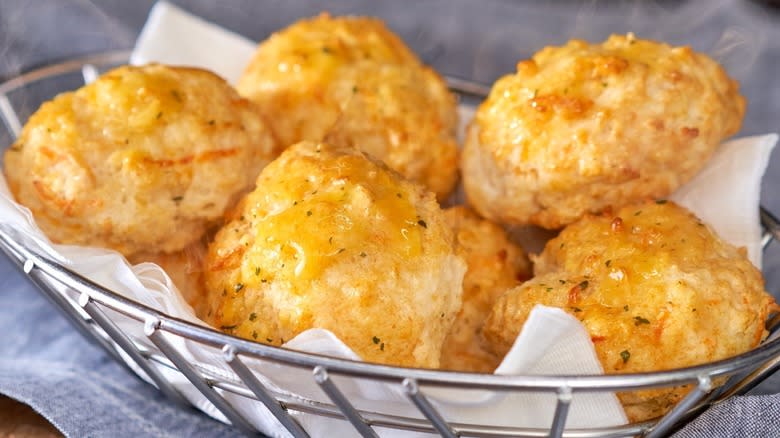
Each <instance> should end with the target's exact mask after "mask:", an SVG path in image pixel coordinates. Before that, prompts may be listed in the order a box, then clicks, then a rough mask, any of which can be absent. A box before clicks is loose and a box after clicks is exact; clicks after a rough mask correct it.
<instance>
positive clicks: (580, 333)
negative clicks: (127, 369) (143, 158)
mask: <svg viewBox="0 0 780 438" xmlns="http://www.w3.org/2000/svg"><path fill="white" fill-rule="evenodd" d="M255 47H256V44H255V43H254V42H252V41H250V40H247V39H245V38H243V37H241V36H239V35H236V34H234V33H232V32H229V31H226V30H224V29H221V28H219V27H218V26H216V25H214V24H211V23H208V22H205V21H204V20H202V19H200V18H198V17H194V16H192V15H190V14H188V13H186V12H184V11H182V10H180V9H178V8H176V7H174V6H172V5H170V4H168V3H165V2H158V3H157V4H156V5H155V6H154V8H153V9H152V11H151V13H150V16H149V20H148V21H147V23H146V25H145V27H144V29H143V31H142V32H141V35H140V37H139V39H138V41H137V45H136V49H135V51H134V52H133V55H132V58H131V59H132V61H133V62H134V63H146V62H153V61H156V62H161V63H168V64H177V65H189V66H197V67H203V68H208V69H211V70H213V71H215V72H216V73H218V74H220V75H222V76H223V77H225V78H227V79H228V80H229V81H230V82H232V83H235V82H236V80H237V78H238V77H239V75H240V73H241V71H242V70H243V68H244V65H245V64H246V62H247V61H248V60H249V58H250V56H251V54H252V53H253V51H254V49H255ZM469 110H470V109H469V108H462V112H463V111H469ZM464 114H465V112H464ZM464 119H466V118H465V117H464ZM464 121H467V119H466V120H464ZM776 141H777V136H776V135H767V136H761V137H750V138H743V139H739V140H735V141H732V142H729V143H726V144H724V145H723V147H721V149H720V150H719V151H718V153H717V154H716V157H715V159H713V161H712V162H711V163H710V164H709V165H708V166H707V168H706V169H705V170H704V171H703V172H702V173H701V175H700V176H699V177H697V178H696V179H695V180H694V181H693V182H692V183H691V184H689V185H687V186H686V187H684V188H682V189H681V190H680V191H679V192H678V193H677V194H675V196H674V199H675V200H677V201H679V202H681V203H683V204H684V205H686V206H688V207H689V208H691V209H693V210H694V212H696V213H697V214H699V216H701V217H702V218H704V219H705V220H707V221H708V222H710V223H711V224H713V225H714V226H715V228H716V230H717V231H718V232H719V233H720V234H721V235H722V236H723V237H724V238H726V240H729V241H731V242H732V243H734V244H737V245H743V246H746V247H748V248H749V252H750V254H751V257H752V258H751V260H753V262H754V263H756V264H757V265H759V264H760V255H761V253H760V228H759V225H758V216H757V211H758V195H759V191H758V190H759V186H760V181H761V176H762V174H763V172H764V170H765V168H766V165H767V161H768V157H769V153H770V152H771V149H772V147H773V146H774V144H775V142H776ZM0 222H3V223H9V224H12V225H13V226H15V227H16V228H17V229H19V230H23V231H24V232H25V234H27V235H28V236H29V237H32V238H34V239H35V242H37V245H38V246H39V247H40V249H41V250H43V251H44V252H46V253H48V254H50V255H52V256H53V257H56V258H57V259H58V260H61V261H62V262H64V263H66V264H68V265H69V266H70V267H71V268H72V269H73V270H75V271H76V272H79V273H82V274H84V275H88V276H89V277H90V278H93V279H95V280H96V281H97V282H99V283H100V284H102V285H103V286H105V287H107V288H109V289H111V290H114V291H116V292H118V293H120V294H122V295H124V296H126V297H129V298H132V299H134V300H136V301H138V302H141V303H143V304H145V305H147V306H150V307H153V308H155V309H159V310H161V311H163V312H165V313H167V314H169V315H172V316H176V317H178V318H181V319H184V320H187V321H191V322H193V323H196V324H203V322H202V321H200V320H199V319H198V318H197V317H196V316H195V315H194V313H193V311H192V309H191V308H190V306H189V305H187V304H186V302H185V301H184V300H183V299H182V297H181V295H180V294H179V293H178V291H177V290H176V288H175V286H173V284H172V282H171V281H170V279H169V278H168V277H167V275H166V274H165V273H164V272H163V271H162V269H160V268H159V267H157V266H156V265H152V264H149V263H143V264H140V265H137V266H133V267H131V266H130V265H129V264H127V262H126V261H125V260H124V259H123V258H122V257H121V256H120V255H118V254H116V253H114V252H112V251H108V250H104V249H94V248H78V247H73V246H63V245H52V244H51V243H49V241H48V239H46V237H45V236H44V235H43V234H42V233H41V232H40V230H39V229H38V228H37V226H35V224H34V222H33V221H32V217H31V215H30V214H29V211H27V209H25V208H24V207H21V206H19V205H18V204H16V203H15V202H14V201H13V198H12V196H11V195H10V194H9V192H8V190H7V187H6V185H5V180H4V179H3V178H2V177H0ZM121 327H122V328H123V329H125V330H126V331H127V332H128V333H129V334H131V335H132V336H133V337H134V338H135V339H136V342H139V343H144V342H145V340H144V336H143V333H142V328H141V327H140V326H139V325H138V324H135V325H133V324H128V323H126V322H125V323H122V324H121ZM171 341H172V342H175V343H176V345H177V346H179V347H181V348H182V349H184V350H185V352H187V353H188V354H187V356H188V359H190V360H191V361H192V362H193V363H196V364H198V366H200V367H202V368H203V369H205V370H208V371H210V372H212V373H217V374H219V375H222V376H224V377H225V378H227V379H234V380H235V379H236V377H235V376H234V375H233V373H232V372H231V371H230V369H229V368H228V367H227V365H225V364H224V362H223V360H222V359H221V355H220V353H219V352H218V351H216V350H215V349H212V348H205V347H201V346H197V345H193V344H192V343H191V342H188V341H183V340H180V339H171ZM286 347H288V348H294V349H299V350H304V351H309V352H314V353H322V354H328V355H331V356H337V357H343V358H348V359H356V358H357V356H356V355H355V353H354V352H352V351H351V350H350V349H349V348H348V347H347V346H346V345H344V344H343V343H342V342H341V341H339V340H338V339H337V338H336V337H335V336H334V335H333V334H332V333H330V332H328V331H325V330H319V329H315V330H308V331H306V332H304V333H302V334H300V335H299V336H297V337H296V338H294V339H292V340H290V341H289V342H288V343H287V344H286ZM249 365H250V367H251V368H252V369H253V370H254V371H256V373H257V375H258V378H260V379H261V381H262V382H263V383H265V384H267V385H269V386H270V387H272V388H274V389H275V390H277V391H279V392H281V393H283V394H287V395H288V396H290V397H293V398H296V397H305V398H311V399H314V400H319V401H327V399H326V397H325V396H324V394H323V393H322V391H321V390H320V389H319V387H318V386H317V385H316V384H315V383H314V381H313V379H312V376H311V372H310V371H306V370H299V369H294V368H291V367H286V366H283V365H280V364H274V363H270V362H264V361H252V362H250V363H249ZM137 372H139V374H141V375H142V376H143V373H142V372H140V371H139V370H137ZM164 373H166V376H168V377H169V378H170V379H171V380H172V382H173V383H174V385H175V386H176V387H177V388H178V389H180V390H181V391H182V392H183V393H184V395H185V396H186V397H187V398H188V399H189V400H190V401H191V402H192V403H193V404H194V405H195V406H197V407H198V408H200V409H201V410H203V411H204V412H206V413H208V414H209V415H211V416H213V417H215V418H218V419H220V420H222V421H224V417H223V416H222V414H221V413H219V412H218V411H217V410H216V409H215V408H214V407H213V405H211V403H209V402H208V401H207V400H206V399H205V398H204V397H203V396H202V395H200V393H198V392H197V391H196V390H195V389H194V388H193V387H192V386H191V385H190V384H189V382H187V381H186V379H184V378H183V377H182V376H181V375H177V374H176V373H173V372H170V371H169V370H164ZM497 373H499V374H528V375H540V374H547V375H554V374H583V375H584V374H600V373H602V369H601V366H600V364H599V362H598V360H597V359H596V355H595V352H594V350H593V346H592V343H591V342H590V337H589V336H588V334H587V332H586V330H585V329H584V328H583V327H582V325H581V324H580V323H579V321H577V320H576V319H575V318H573V317H571V316H569V315H568V314H566V313H565V312H563V311H561V310H558V309H552V308H545V307H543V306H537V307H536V308H534V310H533V311H532V312H531V315H530V317H529V320H528V322H527V323H526V325H525V326H524V328H523V331H522V333H521V334H520V335H519V337H518V339H517V340H516V342H515V344H514V346H513V347H512V349H511V351H510V353H509V354H508V355H507V357H506V358H505V359H504V361H503V363H502V364H501V365H500V367H499V368H498V370H497ZM336 382H337V383H338V384H339V386H340V388H341V389H342V391H344V393H345V394H346V395H347V397H348V398H349V399H350V400H351V401H352V402H353V403H354V404H355V405H356V406H357V407H359V408H362V409H367V410H371V411H375V412H383V413H388V414H395V415H406V416H416V417H418V418H421V415H420V414H419V413H418V412H417V411H416V409H415V408H414V407H412V406H411V405H410V404H409V402H408V400H407V398H406V397H405V396H404V395H403V393H402V392H401V390H400V387H399V386H398V385H390V384H385V383H371V382H366V381H363V380H356V379H346V378H336ZM423 390H424V392H425V393H426V394H428V395H429V396H430V398H431V400H432V402H433V404H434V405H436V406H437V407H438V408H439V409H440V410H441V411H442V413H443V415H444V416H445V418H446V419H448V420H450V421H457V422H462V423H468V422H479V423H487V424H494V425H497V426H525V427H549V425H550V423H551V420H552V415H553V411H554V406H555V397H554V395H552V394H527V393H526V394H517V393H514V394H504V395H502V394H495V393H490V392H487V391H481V390H445V389H441V388H423ZM225 396H226V398H228V400H229V401H231V403H232V404H233V405H234V406H235V407H236V408H237V409H238V410H239V411H241V412H242V413H243V414H244V415H245V416H246V418H248V419H249V421H250V422H251V423H253V424H254V425H255V426H256V427H258V428H259V429H260V430H262V431H263V432H264V433H266V434H268V435H271V436H287V433H286V431H285V430H284V429H283V428H282V427H281V425H280V424H279V423H278V422H277V421H276V420H275V419H274V418H273V417H272V416H271V415H270V413H269V412H268V411H267V409H266V408H265V407H264V406H263V405H262V404H260V403H259V402H252V401H250V400H249V399H246V398H244V397H241V396H237V395H234V394H229V393H225ZM294 415H297V416H298V417H299V420H300V422H301V423H302V424H303V425H304V427H306V429H307V430H308V431H309V432H310V433H311V434H313V435H315V436H347V435H355V432H354V431H353V430H352V429H351V426H349V425H348V424H347V423H346V422H344V421H339V420H335V419H329V418H324V417H317V416H312V415H304V414H298V413H294ZM625 422H626V418H625V415H624V413H623V410H622V408H621V406H620V404H619V402H618V401H617V399H616V397H615V396H614V395H613V394H611V393H582V394H578V393H575V395H574V399H573V402H572V405H571V408H570V414H569V417H568V421H567V426H568V427H594V426H613V425H619V424H624V423H625ZM380 432H381V434H382V435H387V436H395V435H403V436H411V435H415V434H413V433H411V432H399V431H389V430H384V429H380Z"/></svg>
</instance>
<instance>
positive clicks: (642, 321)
mask: <svg viewBox="0 0 780 438" xmlns="http://www.w3.org/2000/svg"><path fill="white" fill-rule="evenodd" d="M640 324H650V321H648V320H647V319H646V318H642V317H641V316H635V317H634V325H640Z"/></svg>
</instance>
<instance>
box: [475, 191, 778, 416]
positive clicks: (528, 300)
mask: <svg viewBox="0 0 780 438" xmlns="http://www.w3.org/2000/svg"><path fill="white" fill-rule="evenodd" d="M534 263H535V264H534V273H535V275H536V276H535V277H534V278H533V279H532V280H530V281H528V282H526V283H524V284H523V285H521V286H519V287H517V288H515V289H512V290H511V291H509V292H507V293H506V294H505V295H503V296H501V297H500V298H499V299H498V302H497V303H496V305H495V307H494V308H493V311H492V313H491V315H490V317H489V318H488V320H487V322H486V323H485V328H484V333H485V337H486V340H487V341H488V343H489V346H490V347H491V348H493V349H494V351H495V352H496V353H498V354H504V353H506V352H507V351H508V350H509V348H510V347H511V345H512V343H513V342H514V341H515V338H516V337H517V335H518V333H519V332H520V330H521V328H522V327H523V324H524V322H525V320H526V318H527V316H528V314H529V312H530V311H531V308H533V306H534V305H536V304H543V305H546V306H554V307H559V308H561V309H563V310H565V311H566V312H568V313H570V314H571V315H573V316H575V317H576V318H578V319H579V320H580V321H582V323H583V324H584V325H585V327H586V328H587V329H588V331H589V332H590V334H591V339H592V340H593V344H594V346H595V349H596V354H597V355H598V358H599V360H600V361H601V364H602V366H603V367H604V371H605V372H606V373H607V374H619V373H633V372H644V371H658V370H668V369H673V368H680V367H686V366H692V365H697V364H702V363H707V362H712V361H715V360H719V359H725V358H728V357H731V356H734V355H736V354H739V353H743V352H745V351H748V350H750V349H751V348H753V347H755V346H756V345H758V343H759V342H760V341H761V340H762V339H763V338H764V336H765V335H766V330H765V326H764V324H765V321H766V318H767V315H768V314H769V313H770V311H772V312H773V311H774V310H775V309H776V304H775V303H774V300H773V299H772V297H771V296H770V295H769V294H767V293H766V292H765V291H764V280H763V278H762V276H761V272H759V270H758V269H756V268H755V267H754V266H753V265H752V264H751V263H750V261H749V260H748V259H747V257H746V256H745V253H744V250H742V249H738V248H735V247H733V246H731V245H730V244H728V243H726V242H724V241H722V240H721V239H720V238H719V237H718V236H716V235H715V233H714V232H713V231H712V230H711V229H710V228H709V227H708V226H707V225H705V224H703V223H702V222H701V221H700V220H699V219H698V218H696V217H695V216H694V215H693V214H692V213H690V212H688V211H687V210H685V209H684V208H682V207H679V206H677V205H675V204H673V203H672V202H664V201H658V202H653V201H650V202H645V203H640V204H635V205H633V206H629V207H625V208H623V209H621V210H619V211H618V212H617V213H616V214H614V215H610V214H605V215H603V216H587V217H585V218H583V219H581V220H580V221H578V222H575V223H574V224H571V225H569V226H568V227H566V228H565V229H564V230H563V231H562V232H561V234H560V235H559V236H558V237H556V238H555V239H552V240H551V241H550V242H548V244H547V245H546V247H545V250H544V252H543V253H542V254H541V255H540V256H539V257H538V258H537V259H536V260H534ZM687 391H688V389H686V388H672V389H659V390H647V391H638V392H631V393H622V394H618V395H619V397H620V399H621V401H622V402H623V404H624V406H625V408H626V412H627V414H628V416H629V418H630V419H631V420H633V421H639V420H645V419H648V418H653V417H656V416H658V415H661V414H663V413H665V412H666V411H667V410H668V409H669V408H670V407H671V406H672V405H673V404H674V403H676V402H677V401H678V400H679V399H680V398H681V397H682V396H684V395H685V393H687Z"/></svg>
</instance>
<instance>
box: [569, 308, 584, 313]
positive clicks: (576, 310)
mask: <svg viewBox="0 0 780 438" xmlns="http://www.w3.org/2000/svg"><path fill="white" fill-rule="evenodd" d="M571 310H573V311H575V312H582V309H580V308H579V307H572V308H571Z"/></svg>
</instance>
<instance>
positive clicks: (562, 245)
mask: <svg viewBox="0 0 780 438" xmlns="http://www.w3.org/2000/svg"><path fill="white" fill-rule="evenodd" d="M564 246H566V244H565V243H563V242H561V246H559V247H558V248H560V249H563V247H564Z"/></svg>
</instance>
